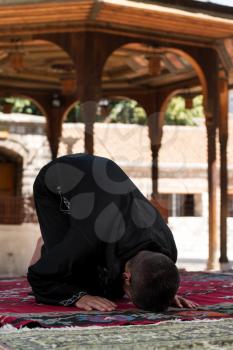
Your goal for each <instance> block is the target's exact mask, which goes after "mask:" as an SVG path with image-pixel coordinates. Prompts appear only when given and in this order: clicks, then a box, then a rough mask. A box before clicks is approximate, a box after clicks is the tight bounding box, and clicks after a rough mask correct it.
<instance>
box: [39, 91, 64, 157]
mask: <svg viewBox="0 0 233 350" xmlns="http://www.w3.org/2000/svg"><path fill="white" fill-rule="evenodd" d="M39 101H40V104H41V106H42V107H43V108H44V111H45V113H46V119H47V127H46V132H47V138H48V142H49V146H50V150H51V154H52V159H55V158H57V154H58V148H59V143H60V138H61V135H62V124H63V116H64V112H65V110H66V108H67V107H68V106H69V104H70V100H69V98H68V99H67V101H66V97H65V96H58V95H55V96H53V95H47V96H44V97H43V98H41V99H40V100H39Z"/></svg>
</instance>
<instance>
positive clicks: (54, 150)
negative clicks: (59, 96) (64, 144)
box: [47, 107, 63, 159]
mask: <svg viewBox="0 0 233 350" xmlns="http://www.w3.org/2000/svg"><path fill="white" fill-rule="evenodd" d="M62 121H63V111H62V110H61V109H60V108H58V107H51V108H50V113H49V118H48V119H47V137H48V141H49V145H50V149H51V154H52V159H55V158H57V154H58V148H59V143H60V138H61V135H62Z"/></svg>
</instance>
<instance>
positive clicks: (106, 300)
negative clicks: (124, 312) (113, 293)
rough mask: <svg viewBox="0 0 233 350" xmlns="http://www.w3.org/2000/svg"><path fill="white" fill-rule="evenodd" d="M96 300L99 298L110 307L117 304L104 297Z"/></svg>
mask: <svg viewBox="0 0 233 350" xmlns="http://www.w3.org/2000/svg"><path fill="white" fill-rule="evenodd" d="M98 300H100V301H101V302H104V303H105V305H108V306H110V307H114V308H115V307H116V306H117V305H116V304H115V303H113V302H112V301H111V300H108V299H106V298H101V297H100V298H99V299H98Z"/></svg>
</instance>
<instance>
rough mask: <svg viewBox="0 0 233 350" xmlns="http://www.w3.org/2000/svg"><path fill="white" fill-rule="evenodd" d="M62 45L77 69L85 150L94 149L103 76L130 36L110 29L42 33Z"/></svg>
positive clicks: (78, 98) (44, 36)
mask: <svg viewBox="0 0 233 350" xmlns="http://www.w3.org/2000/svg"><path fill="white" fill-rule="evenodd" d="M40 38H41V39H45V40H49V41H52V42H54V43H56V44H57V45H59V46H61V47H62V48H63V49H64V50H65V51H66V52H67V53H68V54H69V55H70V57H71V58H72V60H73V62H74V65H75V68H76V72H77V90H76V96H77V100H79V101H80V103H81V114H82V117H83V119H84V123H85V152H87V153H90V154H92V153H93V152H94V122H95V118H96V107H97V103H98V101H99V99H100V96H101V78H102V72H103V68H104V65H105V62H106V60H107V58H108V57H109V56H110V55H111V53H112V52H113V51H114V50H116V49H117V48H119V47H120V46H121V45H123V44H125V43H127V42H128V41H129V38H127V37H124V36H117V35H112V34H107V33H98V32H90V31H88V32H85V31H84V32H78V33H56V34H53V33H52V34H46V35H43V36H40Z"/></svg>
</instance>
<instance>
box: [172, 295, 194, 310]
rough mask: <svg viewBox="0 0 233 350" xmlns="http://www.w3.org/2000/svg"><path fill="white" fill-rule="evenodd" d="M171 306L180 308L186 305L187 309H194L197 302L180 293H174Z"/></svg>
mask: <svg viewBox="0 0 233 350" xmlns="http://www.w3.org/2000/svg"><path fill="white" fill-rule="evenodd" d="M171 306H175V307H180V308H182V307H188V308H189V309H195V308H196V307H197V306H198V304H197V303H194V302H193V301H191V300H188V299H185V298H183V297H181V296H180V295H176V296H175V298H174V300H173V302H172V304H171Z"/></svg>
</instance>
